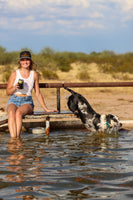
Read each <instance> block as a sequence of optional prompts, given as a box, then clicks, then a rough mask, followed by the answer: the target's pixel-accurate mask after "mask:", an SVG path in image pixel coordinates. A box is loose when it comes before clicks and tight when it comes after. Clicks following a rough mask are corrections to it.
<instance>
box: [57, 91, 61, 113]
mask: <svg viewBox="0 0 133 200" xmlns="http://www.w3.org/2000/svg"><path fill="white" fill-rule="evenodd" d="M57 110H58V111H59V112H60V88H57Z"/></svg>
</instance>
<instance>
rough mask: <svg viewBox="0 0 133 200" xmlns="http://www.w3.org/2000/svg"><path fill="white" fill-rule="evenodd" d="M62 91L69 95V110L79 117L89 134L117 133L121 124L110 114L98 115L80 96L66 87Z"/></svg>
mask: <svg viewBox="0 0 133 200" xmlns="http://www.w3.org/2000/svg"><path fill="white" fill-rule="evenodd" d="M63 87H64V85H63ZM64 89H66V90H67V91H69V92H70V93H71V95H70V96H69V98H68V102H67V105H68V107H69V109H70V110H71V111H72V112H73V113H74V114H76V115H77V116H78V117H80V119H81V121H82V122H83V124H84V125H85V127H86V128H87V129H88V130H90V131H91V132H107V133H112V132H118V130H119V129H120V128H121V126H122V124H121V123H120V122H119V120H118V117H117V116H115V115H112V114H108V115H100V114H99V113H96V112H95V111H94V110H93V108H92V107H91V106H90V104H89V103H88V101H87V100H86V99H85V98H84V97H83V96H82V95H81V94H78V93H76V92H74V91H73V90H71V89H70V88H67V87H64Z"/></svg>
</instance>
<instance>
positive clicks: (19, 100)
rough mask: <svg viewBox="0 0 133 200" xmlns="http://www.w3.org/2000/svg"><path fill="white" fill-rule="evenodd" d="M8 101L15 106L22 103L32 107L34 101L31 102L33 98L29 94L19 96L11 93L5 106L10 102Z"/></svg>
mask: <svg viewBox="0 0 133 200" xmlns="http://www.w3.org/2000/svg"><path fill="white" fill-rule="evenodd" d="M10 103H13V104H15V105H16V106H17V107H20V106H22V105H24V104H30V105H31V106H32V107H33V108H34V103H33V99H32V97H31V96H27V97H20V96H17V95H14V94H13V95H11V96H10V98H9V100H8V103H7V106H8V105H9V104H10Z"/></svg>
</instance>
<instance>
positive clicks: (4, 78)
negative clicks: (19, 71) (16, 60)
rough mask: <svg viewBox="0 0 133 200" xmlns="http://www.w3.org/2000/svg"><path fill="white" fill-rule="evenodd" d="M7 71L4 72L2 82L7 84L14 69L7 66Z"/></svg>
mask: <svg viewBox="0 0 133 200" xmlns="http://www.w3.org/2000/svg"><path fill="white" fill-rule="evenodd" d="M5 69H6V70H4V71H3V80H2V81H3V82H5V83H6V82H8V79H9V76H10V74H11V72H12V69H11V67H10V66H9V65H6V66H5Z"/></svg>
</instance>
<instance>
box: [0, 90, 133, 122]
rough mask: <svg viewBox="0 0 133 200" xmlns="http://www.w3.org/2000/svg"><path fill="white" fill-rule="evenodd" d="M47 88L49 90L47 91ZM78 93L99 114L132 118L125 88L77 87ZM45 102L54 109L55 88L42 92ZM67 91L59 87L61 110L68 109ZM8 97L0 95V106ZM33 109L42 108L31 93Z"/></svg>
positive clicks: (132, 107)
mask: <svg viewBox="0 0 133 200" xmlns="http://www.w3.org/2000/svg"><path fill="white" fill-rule="evenodd" d="M47 90H49V91H47ZM76 91H77V92H79V93H80V94H82V95H83V96H84V97H86V99H87V100H88V102H89V103H90V105H91V106H92V107H93V109H94V110H95V111H96V112H98V113H100V114H108V113H112V114H114V115H117V116H118V117H119V119H121V120H129V119H131V120H133V94H132V93H131V92H128V91H127V89H126V88H125V89H124V91H123V90H113V92H112V91H110V90H106V91H105V90H103V89H99V90H98V89H96V90H94V89H93V90H91V89H86V90H85V89H84V90H83V89H80V91H78V89H77V90H76ZM42 94H43V96H44V98H45V102H46V104H47V107H48V108H51V109H53V108H54V109H56V108H57V103H56V99H57V98H56V89H45V94H44V91H43V92H42ZM68 96H69V93H68V92H67V91H65V90H63V89H61V110H68V107H67V97H68ZM8 98H9V97H7V96H6V95H5V94H2V95H1V98H0V108H6V104H7V102H8ZM33 99H34V103H35V110H42V108H41V107H40V105H39V103H38V102H37V99H36V97H35V95H33Z"/></svg>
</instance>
